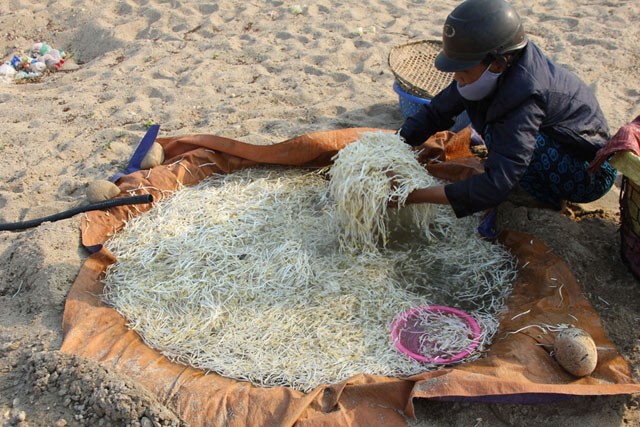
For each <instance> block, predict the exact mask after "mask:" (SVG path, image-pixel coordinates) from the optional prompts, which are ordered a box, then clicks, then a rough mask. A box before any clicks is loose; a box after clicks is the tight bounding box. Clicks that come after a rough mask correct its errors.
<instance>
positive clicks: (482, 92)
mask: <svg viewBox="0 0 640 427" xmlns="http://www.w3.org/2000/svg"><path fill="white" fill-rule="evenodd" d="M501 74H502V73H492V72H491V71H489V67H487V69H486V70H484V73H482V75H481V76H480V78H479V79H478V80H476V81H475V82H473V83H469V84H467V85H464V86H460V83H458V84H457V85H458V92H460V95H461V96H462V97H463V98H464V99H466V100H467V101H480V100H481V99H482V98H485V97H486V96H488V95H489V94H490V93H491V92H493V91H494V89H495V88H496V86H497V85H498V77H500V75H501Z"/></svg>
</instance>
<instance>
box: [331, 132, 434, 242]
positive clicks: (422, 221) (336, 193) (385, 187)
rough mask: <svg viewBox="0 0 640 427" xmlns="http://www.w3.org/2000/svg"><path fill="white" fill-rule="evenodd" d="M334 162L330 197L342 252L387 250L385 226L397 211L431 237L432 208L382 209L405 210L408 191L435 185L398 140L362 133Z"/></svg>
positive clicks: (387, 227)
mask: <svg viewBox="0 0 640 427" xmlns="http://www.w3.org/2000/svg"><path fill="white" fill-rule="evenodd" d="M333 161H334V163H333V166H332V167H331V169H330V171H329V174H330V175H331V183H330V184H329V192H330V194H331V197H332V198H333V200H334V201H335V214H336V220H337V221H338V224H339V226H340V238H341V244H342V247H343V249H347V250H352V249H365V250H376V248H378V247H379V246H380V243H381V244H382V246H386V245H387V243H388V238H389V225H390V224H392V223H393V222H394V220H395V221H397V219H398V218H397V216H398V215H399V214H400V213H401V212H402V213H404V214H405V216H408V217H409V220H410V222H412V223H413V224H414V225H415V226H417V228H418V229H419V230H421V231H422V232H424V233H425V234H426V235H427V236H429V235H430V230H429V225H430V224H431V221H432V220H433V216H434V209H433V206H432V205H430V204H426V203H425V204H419V205H410V206H407V207H405V208H403V209H402V211H401V212H399V211H397V210H396V211H394V212H389V211H388V209H387V207H388V205H389V203H390V202H395V203H397V205H398V206H399V207H402V206H404V204H405V202H406V200H407V197H408V196H409V194H410V193H411V192H412V191H413V190H415V189H417V188H423V187H429V186H432V185H434V184H436V183H437V180H436V179H435V178H433V177H432V176H431V175H429V174H428V173H427V171H426V169H425V168H424V167H423V166H422V165H421V164H420V163H419V162H418V160H417V157H416V155H415V154H414V152H413V151H412V149H411V147H410V146H409V145H407V144H405V143H404V142H403V141H402V140H401V139H400V137H399V136H397V135H395V134H391V133H388V132H370V133H366V134H364V135H363V136H362V137H361V138H360V139H359V140H358V142H357V143H354V144H350V145H348V146H346V147H345V148H343V149H342V150H340V151H339V152H338V154H337V155H336V156H335V157H334V159H333ZM392 182H393V185H392ZM407 213H408V214H409V215H406V214H407Z"/></svg>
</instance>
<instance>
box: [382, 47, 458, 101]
mask: <svg viewBox="0 0 640 427" xmlns="http://www.w3.org/2000/svg"><path fill="white" fill-rule="evenodd" d="M441 48H442V42H440V41H436V40H421V41H417V42H412V43H407V44H403V45H400V46H396V47H394V48H393V49H391V52H390V53H389V67H390V68H391V72H392V73H393V75H394V76H395V78H396V82H397V84H398V86H400V89H402V90H403V91H404V92H406V93H407V94H409V95H413V96H416V97H419V98H423V99H431V98H433V97H434V96H436V95H437V94H438V93H439V92H440V91H441V90H442V89H444V88H446V87H447V86H449V84H451V82H452V80H453V76H452V74H451V73H445V72H442V71H440V70H438V69H437V68H436V67H435V64H434V62H435V59H436V56H437V55H438V53H439V52H440V50H441Z"/></svg>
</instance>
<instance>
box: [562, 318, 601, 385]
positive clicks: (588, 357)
mask: <svg viewBox="0 0 640 427" xmlns="http://www.w3.org/2000/svg"><path fill="white" fill-rule="evenodd" d="M553 352H554V357H555V358H556V360H557V361H558V363H559V364H560V366H562V367H563V368H564V369H565V370H566V371H567V372H569V373H570V374H572V375H575V376H577V377H584V376H586V375H590V374H591V373H592V372H593V371H594V370H595V369H596V365H597V364H598V350H597V349H596V344H595V342H594V341H593V338H591V335H589V333H588V332H587V331H585V330H583V329H580V328H567V329H565V330H563V331H562V332H560V333H559V334H558V335H557V336H556V339H555V341H554V344H553Z"/></svg>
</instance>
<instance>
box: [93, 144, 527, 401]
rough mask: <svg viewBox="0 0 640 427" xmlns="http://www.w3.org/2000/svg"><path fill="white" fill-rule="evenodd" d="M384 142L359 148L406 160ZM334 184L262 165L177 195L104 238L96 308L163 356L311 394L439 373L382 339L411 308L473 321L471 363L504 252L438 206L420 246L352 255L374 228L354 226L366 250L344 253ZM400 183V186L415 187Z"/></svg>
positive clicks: (489, 329) (409, 239) (503, 280)
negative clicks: (370, 379) (110, 258)
mask: <svg viewBox="0 0 640 427" xmlns="http://www.w3.org/2000/svg"><path fill="white" fill-rule="evenodd" d="M363 138H364V141H367V140H368V139H367V138H373V139H375V138H381V136H380V135H373V136H366V135H364V136H363ZM360 143H363V142H362V141H359V142H354V143H353V144H352V145H351V146H349V147H347V148H351V149H353V150H354V151H356V150H358V149H359V148H358V147H357V145H356V144H360ZM364 144H367V143H366V142H364V143H363V145H364ZM384 146H385V149H384V150H381V151H380V150H377V149H376V150H372V149H366V150H362V151H359V152H360V153H362V156H366V157H367V158H369V157H371V156H372V155H375V156H382V155H386V154H388V155H392V156H393V155H397V154H396V148H395V147H397V148H398V149H403V150H404V147H400V146H397V144H393V143H390V144H386V143H385V144H384ZM385 153H386V154H385ZM337 160H340V159H337ZM394 161H395V160H394ZM352 163H357V164H360V165H361V164H362V161H357V160H354V161H353V162H352ZM396 166H397V165H396ZM367 170H368V169H367ZM367 170H363V171H362V174H363V175H365V174H368V173H369V172H367ZM394 171H396V172H397V170H396V167H394ZM345 174H346V175H349V174H350V173H348V172H345V171H343V172H339V171H335V170H334V171H332V172H331V179H332V183H331V184H330V183H328V182H327V180H326V178H325V176H324V175H322V174H321V173H318V172H309V171H304V170H297V169H286V168H274V167H261V168H253V169H247V170H241V171H238V172H235V173H232V174H228V175H222V176H214V177H211V178H209V179H207V180H205V181H203V182H201V183H200V184H198V185H197V186H194V187H190V188H183V189H180V190H178V191H177V192H176V193H175V194H174V195H173V196H172V197H170V198H168V199H166V200H164V201H162V202H159V203H157V204H156V206H154V207H153V208H152V209H151V210H150V211H149V212H147V213H146V214H144V215H140V216H137V217H135V218H133V219H131V220H130V221H129V222H128V224H127V226H126V227H125V228H124V229H123V230H122V231H121V232H119V233H117V234H116V235H115V236H114V237H113V238H112V239H111V240H110V241H109V242H107V248H108V249H109V250H110V251H112V253H113V254H114V255H115V256H116V258H117V260H118V262H117V263H115V264H113V265H111V266H110V267H109V268H108V270H107V272H106V277H105V279H104V283H105V288H104V295H103V297H104V299H105V301H106V302H107V303H109V304H111V305H112V306H113V307H114V308H115V309H116V310H117V311H118V312H120V313H121V314H122V315H123V316H124V317H125V318H126V319H127V321H128V324H129V326H130V327H131V328H132V329H133V330H135V331H137V332H138V333H139V334H140V335H141V336H142V338H143V339H144V340H145V342H146V343H147V344H148V345H150V346H151V347H153V348H156V349H158V350H159V351H161V352H162V353H163V354H165V355H166V356H167V357H169V358H170V359H172V360H176V361H179V362H182V363H185V364H189V365H192V366H194V367H198V368H201V369H203V370H206V371H213V372H217V373H218V374H220V375H223V376H226V377H230V378H235V379H239V380H247V381H251V382H252V383H254V384H257V385H261V386H289V387H293V388H295V389H298V390H302V391H310V390H312V389H313V388H315V387H317V386H318V385H320V384H323V383H328V384H332V383H336V382H339V381H342V380H345V379H347V378H349V377H351V376H353V375H356V374H360V373H366V374H372V375H381V376H393V377H395V376H403V377H404V376H410V375H414V374H418V373H420V372H424V371H425V370H427V369H437V368H438V366H436V365H431V366H430V365H425V364H423V363H420V362H417V361H415V360H413V359H410V358H408V357H406V356H405V355H403V354H401V353H400V352H399V351H398V350H396V349H395V348H394V345H393V342H392V339H391V337H390V333H389V326H390V324H391V322H392V321H393V319H394V318H395V317H396V316H397V315H398V314H399V313H402V312H404V311H406V310H407V309H409V308H411V307H416V306H422V305H433V304H443V305H453V306H457V307H460V308H461V309H463V310H466V311H467V312H468V313H470V314H471V315H473V316H474V318H475V319H476V320H477V321H478V323H479V324H480V326H481V328H482V332H483V335H482V337H481V343H480V345H479V347H478V352H476V353H474V354H472V355H471V356H470V359H473V358H476V357H479V354H480V353H479V352H480V351H482V350H483V349H484V348H485V347H486V345H488V343H489V342H490V340H491V337H492V336H493V334H494V333H495V331H496V330H497V325H498V320H497V316H498V313H499V312H500V310H501V309H502V307H503V306H504V300H505V297H506V296H507V295H508V293H509V290H510V288H511V283H512V280H513V278H514V275H515V270H514V263H513V260H512V258H511V256H510V255H509V253H508V252H507V251H506V250H504V249H503V248H502V247H500V246H499V245H494V244H491V243H488V242H486V241H483V240H481V239H479V238H478V237H477V236H476V227H477V218H473V217H471V218H465V219H462V220H455V219H454V218H453V214H452V213H451V211H450V209H449V208H445V207H442V206H433V207H432V208H431V209H433V210H432V211H431V213H430V215H431V217H430V218H431V220H430V221H429V223H430V224H431V230H430V231H429V238H427V234H426V233H423V232H420V233H414V232H412V231H410V230H411V229H410V228H403V230H404V231H399V233H404V234H401V235H397V236H396V235H395V234H394V233H390V234H389V235H388V237H386V240H387V245H386V246H384V247H381V246H375V248H372V250H363V249H362V248H365V249H366V248H367V247H371V242H372V241H373V240H374V239H377V238H379V237H380V236H381V233H383V232H382V231H381V230H382V229H378V230H377V231H375V232H376V233H378V236H377V237H376V238H373V237H372V238H371V240H370V241H368V240H366V239H365V238H361V239H358V237H357V236H360V235H361V234H360V233H363V234H362V235H364V233H365V231H366V230H364V228H362V229H359V230H358V231H353V232H350V233H347V234H348V236H351V237H353V236H356V240H359V241H360V242H361V243H362V242H365V244H361V245H360V246H359V247H360V250H357V251H354V250H347V251H345V250H344V248H343V245H344V242H345V241H346V240H345V238H344V237H340V236H343V233H344V230H342V229H341V227H342V225H341V224H344V222H343V221H342V220H340V221H336V218H339V216H340V215H342V213H339V212H338V207H337V206H338V204H339V203H336V202H334V201H333V200H332V198H331V197H326V195H327V193H330V194H332V195H333V196H338V197H343V196H342V195H340V192H339V191H338V188H339V185H337V183H334V182H333V181H334V180H342V179H350V178H349V177H348V176H346V175H345ZM411 174H413V172H411ZM407 179H408V182H409V183H408V184H406V186H405V187H402V188H406V189H409V188H410V187H411V186H412V185H423V182H422V181H420V182H416V183H412V182H413V181H410V179H411V178H409V176H408V175H407ZM425 179H426V178H425ZM330 185H331V186H332V187H331V189H330V188H329V187H330ZM403 185H404V184H403ZM376 191H377V190H376ZM380 191H382V190H380ZM402 191H405V190H404V189H403V190H402ZM364 194H365V192H364V190H363V193H361V194H352V195H351V197H352V199H357V198H360V197H366V196H365V195H364ZM344 197H346V196H344ZM380 197H381V200H382V196H380ZM375 203H379V202H375ZM352 206H358V209H363V210H369V209H374V208H372V205H369V204H366V203H364V202H362V201H354V203H353V205H352ZM381 209H382V211H384V209H385V208H381ZM378 215H380V212H378V213H376V214H374V213H371V212H363V215H362V217H361V218H360V220H359V221H360V222H361V223H363V222H365V221H369V220H370V221H371V222H372V223H376V221H378V219H376V218H377V216H378ZM362 218H367V219H365V220H363V219H362ZM398 222H399V223H401V218H399V219H398ZM434 224H436V225H437V226H436V227H435V228H434V227H433V225H434ZM400 225H403V224H400ZM385 226H386V225H385ZM407 230H409V231H407ZM478 260H482V262H478ZM442 333H446V334H450V331H442Z"/></svg>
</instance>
